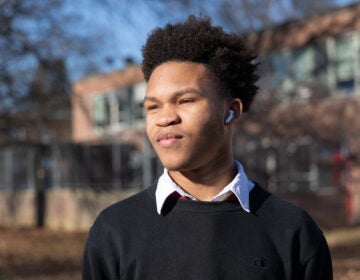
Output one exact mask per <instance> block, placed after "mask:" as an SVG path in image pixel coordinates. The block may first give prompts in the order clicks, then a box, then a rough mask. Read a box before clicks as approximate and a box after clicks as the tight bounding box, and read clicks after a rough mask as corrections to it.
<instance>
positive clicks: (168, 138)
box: [156, 132, 182, 147]
mask: <svg viewBox="0 0 360 280" xmlns="http://www.w3.org/2000/svg"><path fill="white" fill-rule="evenodd" d="M181 138H182V136H181V135H180V134H177V133H172V132H166V133H160V134H159V135H157V137H156V142H157V143H159V145H160V146H161V147H170V146H172V145H174V144H176V143H177V142H178V141H179V140H180V139H181Z"/></svg>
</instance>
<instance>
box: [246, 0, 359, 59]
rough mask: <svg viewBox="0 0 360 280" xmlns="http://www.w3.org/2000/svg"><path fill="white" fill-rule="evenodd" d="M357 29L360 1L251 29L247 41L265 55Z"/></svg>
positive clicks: (260, 53)
mask: <svg viewBox="0 0 360 280" xmlns="http://www.w3.org/2000/svg"><path fill="white" fill-rule="evenodd" d="M354 30H360V3H356V4H353V5H349V6H346V7H343V8H341V9H336V10H333V11H329V12H327V13H324V14H319V15H315V16H311V17H307V18H304V19H303V20H296V21H295V20H294V21H290V22H286V23H284V24H281V25H276V26H274V27H271V28H267V29H265V30H263V31H261V32H254V33H251V34H250V35H248V36H247V37H246V42H247V44H248V45H249V46H251V47H252V48H253V49H254V50H255V51H256V52H257V53H258V54H259V55H264V54H267V53H270V52H272V51H276V50H280V49H287V48H293V47H300V46H303V45H305V44H308V43H310V42H315V41H321V40H324V39H326V38H328V37H331V36H336V35H339V34H343V33H346V32H350V31H354Z"/></svg>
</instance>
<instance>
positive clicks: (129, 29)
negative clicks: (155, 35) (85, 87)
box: [68, 0, 357, 79]
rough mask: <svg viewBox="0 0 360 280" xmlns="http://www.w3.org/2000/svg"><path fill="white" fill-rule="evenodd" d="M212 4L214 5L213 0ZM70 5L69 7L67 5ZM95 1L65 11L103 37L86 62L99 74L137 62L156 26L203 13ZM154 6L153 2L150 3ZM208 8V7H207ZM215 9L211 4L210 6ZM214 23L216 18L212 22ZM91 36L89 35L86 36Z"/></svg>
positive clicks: (83, 0)
mask: <svg viewBox="0 0 360 280" xmlns="http://www.w3.org/2000/svg"><path fill="white" fill-rule="evenodd" d="M210 1H214V3H213V4H215V2H216V0H210ZM353 2H357V1H351V0H338V1H337V3H338V5H339V6H343V5H347V4H349V3H353ZM70 3H71V4H70ZM97 3H98V1H87V0H78V1H70V2H69V9H76V10H77V11H81V12H80V14H81V16H82V17H83V20H82V22H83V25H80V26H79V29H81V28H82V29H83V32H88V33H89V34H95V33H97V32H98V33H100V34H102V35H103V38H102V39H101V40H99V42H100V43H99V45H98V46H96V52H95V53H94V55H92V56H91V57H90V58H88V59H90V60H93V61H92V62H93V63H94V64H100V65H101V67H100V69H99V71H100V72H109V71H113V70H116V69H120V68H122V67H124V59H125V58H127V57H131V58H133V59H134V60H135V62H137V63H140V62H141V47H142V46H143V44H144V43H145V40H146V38H147V35H148V34H149V33H150V32H151V31H152V30H153V29H154V28H156V27H158V26H163V25H165V24H166V23H167V22H176V21H179V20H182V19H184V18H185V17H186V16H187V14H189V13H194V14H199V12H203V11H201V10H200V9H199V7H195V8H194V9H192V10H190V11H187V12H185V13H184V12H178V10H177V8H178V7H177V5H176V1H173V2H172V3H173V5H171V6H170V8H172V9H171V10H169V12H168V13H167V15H166V16H163V17H162V18H159V17H158V16H157V15H156V14H155V13H154V12H153V11H152V10H151V9H149V1H136V5H135V4H134V2H132V1H131V0H118V2H117V5H116V6H114V7H108V8H104V7H103V6H101V5H100V4H97ZM151 3H152V4H153V5H156V3H157V1H151ZM210 6H211V5H210ZM213 6H215V5H213ZM213 21H214V22H215V23H217V22H216V18H214V19H213ZM90 36H91V35H90ZM110 57H111V58H112V59H111V63H103V61H106V59H107V58H110ZM87 62H88V61H86V62H85V61H81V59H80V60H79V59H77V58H75V59H72V60H69V61H68V65H69V67H70V68H74V67H75V66H76V65H77V66H78V65H81V63H83V64H84V65H85V64H86V63H87ZM82 76H83V73H82V72H74V77H73V79H79V78H81V77H82Z"/></svg>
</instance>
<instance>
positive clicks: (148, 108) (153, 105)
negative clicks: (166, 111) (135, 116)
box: [145, 104, 159, 111]
mask: <svg viewBox="0 0 360 280" xmlns="http://www.w3.org/2000/svg"><path fill="white" fill-rule="evenodd" d="M145 108H146V110H147V111H154V110H156V109H159V105H157V104H151V105H148V106H146V107H145Z"/></svg>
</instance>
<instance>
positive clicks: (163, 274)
mask: <svg viewBox="0 0 360 280" xmlns="http://www.w3.org/2000/svg"><path fill="white" fill-rule="evenodd" d="M155 188H156V186H152V187H150V188H148V189H147V190H144V191H142V192H140V193H138V194H136V195H135V196H132V197H130V198H128V199H125V200H123V201H120V202H118V203H116V204H114V205H112V206H110V207H108V208H107V209H105V210H104V211H102V213H101V214H100V215H99V216H98V217H97V219H96V221H95V223H94V225H93V226H92V228H91V230H90V233H89V236H88V240H87V243H86V246H85V252H84V261H83V279H84V280H85V279H86V280H91V279H97V280H100V279H101V280H107V279H122V280H123V279H124V280H125V279H126V280H135V279H136V280H146V279H154V280H165V279H166V280H178V279H179V280H180V279H181V280H185V279H186V280H187V279H194V280H195V279H196V280H200V279H207V280H215V279H216V280H220V279H221V280H222V279H224V280H235V279H245V280H248V279H249V280H251V279H276V280H281V279H289V280H290V279H291V280H294V279H321V280H327V279H332V268H331V258H330V254H329V250H328V246H327V244H326V241H325V238H324V236H323V234H322V232H321V231H320V229H319V228H318V227H317V225H316V224H315V223H314V221H313V220H312V219H311V218H310V216H309V215H308V214H307V213H306V212H305V211H303V210H302V209H300V208H298V207H296V206H293V205H292V204H290V203H288V202H285V201H283V200H281V199H279V198H277V197H275V196H274V195H271V194H270V193H268V192H266V191H265V190H264V189H262V188H261V187H260V186H259V185H255V187H254V188H253V190H252V191H251V192H250V207H251V213H247V212H245V211H244V210H243V209H242V207H241V205H240V204H239V203H238V202H237V201H223V202H200V201H186V200H185V201H184V200H176V199H172V198H169V199H168V200H167V201H166V204H165V206H164V208H163V213H162V215H159V214H158V213H157V212H156V203H155Z"/></svg>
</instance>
